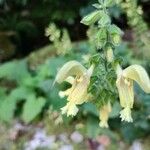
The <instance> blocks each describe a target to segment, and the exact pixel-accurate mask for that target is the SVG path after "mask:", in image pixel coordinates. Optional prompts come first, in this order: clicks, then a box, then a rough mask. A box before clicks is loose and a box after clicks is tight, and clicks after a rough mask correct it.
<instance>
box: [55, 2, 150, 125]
mask: <svg viewBox="0 0 150 150" xmlns="http://www.w3.org/2000/svg"><path fill="white" fill-rule="evenodd" d="M112 4H113V1H112V0H104V1H101V0H99V3H96V4H94V5H93V6H94V7H95V8H96V9H97V10H96V11H94V12H92V13H91V14H89V15H87V16H86V17H84V18H83V19H82V20H81V23H83V24H85V25H94V24H95V23H96V22H98V28H97V29H96V30H97V33H95V35H96V36H91V37H93V38H94V39H93V40H95V41H96V44H95V47H96V48H97V49H98V51H97V53H98V54H96V55H93V56H96V57H93V58H95V59H94V60H93V61H90V63H91V64H92V65H91V66H90V67H89V69H86V68H85V67H84V66H83V65H82V64H80V63H79V62H77V61H69V62H67V63H66V64H64V65H63V66H62V68H61V69H60V70H59V71H58V74H57V76H56V79H55V81H56V82H58V83H62V82H64V81H66V82H68V83H70V84H71V87H70V88H69V89H67V90H66V91H60V92H59V95H60V97H65V96H66V97H67V101H68V102H67V104H66V106H64V107H63V108H61V110H62V114H67V116H75V115H76V114H77V112H78V107H77V105H80V104H83V103H84V102H87V101H89V100H91V98H92V100H93V97H94V98H95V99H96V100H95V101H96V102H97V103H95V104H96V105H97V104H98V108H100V111H99V119H100V123H99V125H100V127H106V128H107V127H108V118H109V114H110V113H111V107H112V106H111V105H112V104H113V99H115V100H117V97H116V96H114V95H117V94H116V93H117V92H115V90H114V89H116V91H117V90H118V93H119V99H120V105H121V107H122V108H123V110H121V112H120V118H121V120H122V121H127V122H132V121H133V119H132V115H131V109H132V108H133V104H134V81H135V82H137V83H138V84H139V85H140V87H141V88H142V89H143V90H144V91H145V92H146V93H150V79H149V77H148V74H147V72H146V70H145V69H144V68H143V67H142V66H140V65H131V66H129V67H127V68H126V69H122V68H121V66H120V62H116V58H115V56H114V53H113V50H114V49H115V47H116V46H117V45H119V44H120V42H121V35H122V31H121V29H120V28H118V27H117V26H116V25H114V24H111V19H110V16H109V13H108V11H107V8H108V7H109V6H111V5H112ZM100 50H101V51H102V52H101V53H100ZM97 57H98V59H97ZM100 60H102V61H100ZM100 66H104V67H100ZM103 72H104V73H103ZM114 76H115V78H113V77H114ZM92 77H93V78H92ZM94 77H95V78H94ZM92 79H93V80H92ZM106 80H108V81H106ZM112 80H113V81H112ZM115 80H116V84H115ZM102 81H104V82H102ZM106 82H108V84H106ZM91 83H92V84H91ZM99 85H100V86H99ZM91 87H94V88H93V89H94V90H93V89H92V88H91ZM95 87H96V88H95ZM90 88H91V89H92V90H89V89H90ZM112 88H113V89H112ZM99 89H100V90H99ZM101 89H102V90H101ZM92 91H94V92H92ZM93 103H94V101H93Z"/></svg>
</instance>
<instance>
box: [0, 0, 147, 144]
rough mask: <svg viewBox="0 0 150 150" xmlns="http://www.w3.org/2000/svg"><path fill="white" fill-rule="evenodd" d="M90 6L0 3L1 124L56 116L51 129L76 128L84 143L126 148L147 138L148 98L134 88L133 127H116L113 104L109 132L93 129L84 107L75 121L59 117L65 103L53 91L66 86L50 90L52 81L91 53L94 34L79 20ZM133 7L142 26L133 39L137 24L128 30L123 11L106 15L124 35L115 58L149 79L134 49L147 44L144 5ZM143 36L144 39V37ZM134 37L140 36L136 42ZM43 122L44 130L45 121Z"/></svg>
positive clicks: (69, 1)
mask: <svg viewBox="0 0 150 150" xmlns="http://www.w3.org/2000/svg"><path fill="white" fill-rule="evenodd" d="M94 2H96V1H95V0H83V1H81V0H63V1H61V0H56V1H54V0H32V1H31V0H0V62H1V65H0V121H1V122H5V123H6V124H11V122H12V121H13V120H14V119H16V118H17V120H19V121H20V122H23V123H24V124H30V123H38V122H39V121H40V120H43V117H44V116H46V115H47V116H50V114H51V115H52V114H53V113H54V112H55V111H57V115H56V117H55V119H54V120H52V122H51V123H53V121H54V122H55V123H56V124H57V125H58V124H65V123H66V124H82V125H83V128H79V131H80V132H81V133H83V134H84V135H85V136H86V137H88V138H95V137H96V136H98V135H100V134H106V135H107V136H109V137H111V138H112V139H113V140H125V141H126V142H129V143H130V142H133V141H134V140H136V139H140V138H145V137H148V136H149V135H150V95H145V94H144V93H143V92H142V91H141V90H140V89H139V88H138V86H137V85H135V90H136V96H135V97H136V101H135V107H134V111H133V118H134V123H124V122H121V121H120V119H119V110H120V107H119V105H118V102H116V103H115V105H114V107H113V111H112V113H111V116H110V120H109V124H110V129H105V130H104V129H101V128H100V127H99V126H98V123H97V122H98V110H97V109H96V108H95V106H94V105H92V104H90V103H86V104H84V105H82V106H80V107H81V109H80V112H79V115H77V116H76V117H75V118H66V116H61V114H60V112H59V110H60V108H61V107H62V106H64V104H65V103H66V100H65V99H60V98H59V96H58V89H62V90H63V89H65V87H66V86H69V85H67V84H66V83H64V84H63V85H55V86H53V82H54V78H55V75H56V72H57V70H58V68H60V67H61V66H62V64H64V63H65V62H67V61H68V60H72V59H76V60H79V61H81V62H82V63H83V64H84V63H86V62H87V61H88V58H89V55H88V54H90V53H92V52H93V50H94V46H93V42H92V35H93V33H94V32H95V31H94V29H92V27H91V28H90V29H88V30H87V28H86V27H85V26H83V25H82V24H80V20H81V18H82V17H83V16H85V15H86V14H88V13H89V12H90V11H92V9H93V8H92V6H91V4H93V3H94ZM123 2H124V1H123ZM138 6H141V7H142V9H143V15H142V23H144V24H146V26H147V27H146V29H145V28H144V30H142V29H141V31H140V32H139V34H137V30H140V29H137V28H136V27H137V26H138V24H137V25H136V26H132V23H130V21H131V20H132V17H131V18H130V17H128V16H127V15H126V13H127V10H128V9H123V7H122V5H120V6H114V7H113V8H112V9H111V10H110V14H111V16H112V18H113V22H114V23H116V24H117V25H118V26H119V27H120V28H121V29H123V30H124V36H123V42H122V44H121V46H119V47H117V49H116V51H115V54H116V55H119V56H120V57H121V58H122V64H123V67H126V66H128V65H130V64H133V63H138V64H142V65H143V66H144V67H145V68H146V69H147V71H148V72H149V75H150V58H149V57H148V58H146V57H145V56H143V55H141V54H139V50H141V45H139V44H138V42H139V40H141V38H144V41H145V40H146V41H150V38H149V35H150V32H149V25H150V17H149V16H150V9H149V7H150V2H149V0H139V1H138ZM136 17H138V16H136ZM140 21H141V20H140ZM140 25H141V24H140ZM45 29H46V31H45ZM146 32H147V35H148V36H145V33H146ZM139 35H143V36H141V38H139ZM145 37H146V38H145ZM133 41H134V42H133ZM49 43H50V44H49ZM133 43H134V44H133ZM136 43H137V44H136ZM146 43H148V45H146V46H147V47H146V48H145V45H142V48H143V49H144V51H143V50H142V52H143V53H144V54H146V56H147V54H149V49H150V45H149V42H146ZM44 118H46V117H44ZM46 119H47V120H48V121H45V122H46V125H48V124H49V118H46ZM62 120H63V121H64V123H62ZM72 126H74V125H72Z"/></svg>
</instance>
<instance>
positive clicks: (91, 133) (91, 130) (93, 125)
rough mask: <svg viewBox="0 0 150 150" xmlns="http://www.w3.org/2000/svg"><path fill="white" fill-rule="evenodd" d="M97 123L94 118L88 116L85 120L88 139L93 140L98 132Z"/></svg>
mask: <svg viewBox="0 0 150 150" xmlns="http://www.w3.org/2000/svg"><path fill="white" fill-rule="evenodd" d="M98 124H99V121H98V119H97V118H96V117H94V116H89V117H88V120H87V125H86V129H87V136H88V137H90V138H95V137H97V135H98V134H99V132H100V127H99V125H98Z"/></svg>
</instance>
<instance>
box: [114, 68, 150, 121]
mask: <svg viewBox="0 0 150 150" xmlns="http://www.w3.org/2000/svg"><path fill="white" fill-rule="evenodd" d="M117 75H118V78H117V82H116V85H117V88H118V92H119V97H120V104H121V106H122V107H123V108H124V109H123V110H122V111H121V112H120V117H121V119H122V121H123V120H125V121H127V122H132V121H133V119H132V116H131V109H132V107H133V103H134V91H133V81H136V82H137V83H138V84H139V85H140V87H141V88H142V89H143V90H144V91H145V92H146V93H150V79H149V77H148V74H147V72H146V71H145V69H144V68H143V67H142V66H140V65H131V66H129V67H128V68H126V69H124V70H122V69H121V67H120V66H119V65H118V68H117Z"/></svg>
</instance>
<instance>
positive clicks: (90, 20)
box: [81, 11, 101, 25]
mask: <svg viewBox="0 0 150 150" xmlns="http://www.w3.org/2000/svg"><path fill="white" fill-rule="evenodd" d="M100 17H101V11H94V12H92V13H90V14H89V15H87V16H85V17H84V18H83V19H82V20H81V23H83V24H85V25H91V24H94V23H95V22H96V21H98V20H99V19H100Z"/></svg>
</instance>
